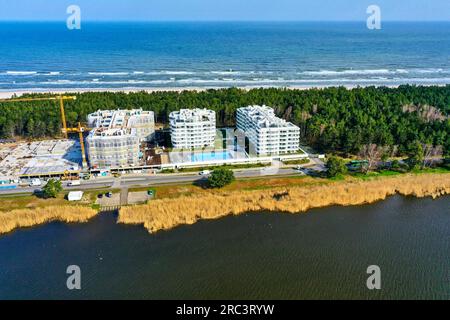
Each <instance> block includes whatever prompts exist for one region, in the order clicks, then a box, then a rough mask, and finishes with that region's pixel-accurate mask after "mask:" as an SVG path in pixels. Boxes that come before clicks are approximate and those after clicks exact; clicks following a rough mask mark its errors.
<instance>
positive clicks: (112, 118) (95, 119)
mask: <svg viewBox="0 0 450 320" xmlns="http://www.w3.org/2000/svg"><path fill="white" fill-rule="evenodd" d="M87 119H88V124H89V126H90V127H92V128H110V129H111V128H123V127H124V128H131V127H137V126H139V125H140V124H141V121H140V119H147V122H154V121H155V114H154V112H153V111H144V110H142V108H141V109H131V110H122V109H117V110H97V111H96V112H94V113H91V114H89V115H88V117H87Z"/></svg>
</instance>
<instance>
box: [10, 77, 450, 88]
mask: <svg viewBox="0 0 450 320" xmlns="http://www.w3.org/2000/svg"><path fill="white" fill-rule="evenodd" d="M408 83H410V84H450V77H441V78H436V77H434V78H424V77H417V78H414V77H409V78H401V77H397V78H386V77H377V78H353V79H352V78H329V79H312V78H310V79H285V78H277V79H270V78H253V79H239V78H214V79H199V78H188V79H178V80H175V79H170V80H165V79H157V80H134V79H130V80H114V81H105V80H100V79H92V80H68V79H59V80H56V81H54V80H49V81H25V82H17V83H4V82H2V87H3V88H4V87H5V86H8V85H9V86H12V87H13V88H17V87H34V86H46V87H48V86H56V87H61V86H70V87H91V86H92V87H99V86H103V87H105V88H108V87H117V86H123V87H133V86H134V87H142V86H149V87H151V86H162V85H167V86H169V87H176V86H180V87H183V86H200V87H202V86H204V87H207V86H224V87H229V86H259V85H261V86H264V85H269V86H270V85H272V86H289V85H340V84H342V85H352V84H354V85H359V84H361V85H363V84H373V85H396V84H408Z"/></svg>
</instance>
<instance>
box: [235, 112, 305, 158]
mask: <svg viewBox="0 0 450 320" xmlns="http://www.w3.org/2000/svg"><path fill="white" fill-rule="evenodd" d="M236 118H237V119H236V121H237V128H238V129H239V130H242V131H243V132H244V134H245V136H246V138H248V140H249V145H250V153H256V154H257V155H281V154H289V153H295V152H298V150H299V148H300V129H299V127H297V126H295V125H294V124H292V123H290V122H287V121H285V120H283V119H281V118H278V117H277V116H275V112H274V110H273V109H272V108H270V107H267V106H248V107H245V108H239V109H238V110H237V115H236Z"/></svg>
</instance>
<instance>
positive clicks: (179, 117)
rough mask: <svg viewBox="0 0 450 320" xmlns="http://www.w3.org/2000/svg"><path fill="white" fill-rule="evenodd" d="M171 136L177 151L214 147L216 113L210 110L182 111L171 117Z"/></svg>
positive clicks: (173, 113)
mask: <svg viewBox="0 0 450 320" xmlns="http://www.w3.org/2000/svg"><path fill="white" fill-rule="evenodd" d="M169 121H170V136H171V139H172V145H173V147H174V148H176V149H192V148H203V147H212V146H214V141H215V138H216V113H215V112H214V111H212V110H208V109H192V110H191V109H181V110H179V111H174V112H171V113H170V115H169Z"/></svg>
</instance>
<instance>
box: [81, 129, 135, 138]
mask: <svg viewBox="0 0 450 320" xmlns="http://www.w3.org/2000/svg"><path fill="white" fill-rule="evenodd" d="M136 134H137V132H136V129H135V128H112V129H109V128H96V129H93V130H91V131H90V132H89V138H90V139H93V138H94V139H95V138H98V139H101V138H114V137H124V136H132V137H133V136H136Z"/></svg>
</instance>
